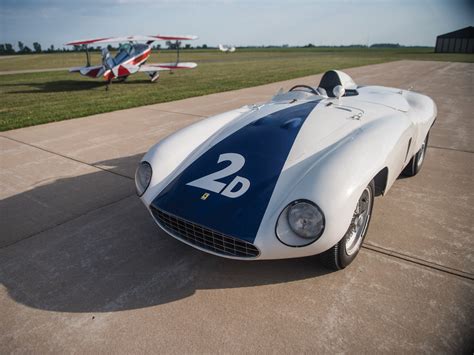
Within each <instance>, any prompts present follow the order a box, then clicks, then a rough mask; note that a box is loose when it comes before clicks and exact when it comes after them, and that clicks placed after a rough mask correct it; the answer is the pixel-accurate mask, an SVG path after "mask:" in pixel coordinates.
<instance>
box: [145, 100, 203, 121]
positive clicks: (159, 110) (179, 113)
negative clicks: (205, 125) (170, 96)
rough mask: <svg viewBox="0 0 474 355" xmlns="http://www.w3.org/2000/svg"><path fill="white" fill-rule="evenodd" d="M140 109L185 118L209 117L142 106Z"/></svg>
mask: <svg viewBox="0 0 474 355" xmlns="http://www.w3.org/2000/svg"><path fill="white" fill-rule="evenodd" d="M164 103H165V102H164ZM158 105H159V104H158ZM141 108H144V109H145V110H151V111H158V112H166V113H175V114H177V115H186V116H194V117H202V118H206V117H209V116H203V115H197V114H194V113H186V112H176V111H168V110H162V109H159V108H153V107H143V106H142V107H141Z"/></svg>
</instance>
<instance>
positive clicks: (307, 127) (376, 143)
mask: <svg viewBox="0 0 474 355" xmlns="http://www.w3.org/2000/svg"><path fill="white" fill-rule="evenodd" d="M344 75H346V74H344ZM346 76H347V75H346ZM347 77H348V76H347ZM343 78H345V77H344V76H343ZM344 80H345V83H346V84H345V85H348V88H350V89H354V85H355V84H354V83H353V81H352V79H350V77H349V79H347V78H345V79H344ZM357 91H358V95H356V96H344V97H341V98H340V99H335V98H328V97H323V96H316V95H313V94H310V93H305V92H301V91H300V92H297V91H295V92H289V93H279V94H277V95H276V96H275V97H274V98H273V99H272V100H271V101H269V102H267V103H265V104H263V105H259V106H245V107H242V108H241V109H238V110H234V111H230V112H227V113H223V114H220V115H217V116H214V117H211V118H208V119H205V120H203V121H200V122H198V123H195V124H193V125H191V126H189V127H186V128H184V129H182V130H180V131H178V132H176V133H174V134H172V135H171V136H169V137H167V138H166V139H164V140H162V141H161V142H159V143H158V144H156V145H155V146H153V147H152V148H151V149H150V150H149V151H148V153H147V154H146V155H145V156H144V158H143V161H147V162H149V163H150V164H151V166H152V168H153V176H152V180H151V182H150V186H149V187H148V189H147V190H146V192H145V193H144V195H143V196H142V197H141V199H142V201H143V203H144V204H145V206H147V208H148V209H150V204H151V203H152V201H153V200H154V198H155V197H156V196H157V195H158V194H159V193H160V192H161V191H162V190H163V189H164V188H165V187H166V186H167V185H168V184H169V183H170V182H171V181H173V179H174V178H175V177H177V176H178V175H179V174H180V173H181V172H183V171H184V170H185V169H186V168H187V167H188V166H189V165H190V164H191V163H192V162H193V161H195V160H196V159H197V158H198V157H200V156H201V155H202V154H203V153H205V152H206V151H207V150H208V149H209V148H210V147H212V146H214V145H215V144H217V143H218V142H220V141H221V140H222V139H224V138H225V137H227V136H229V135H231V134H232V133H234V132H236V131H238V130H239V129H240V128H242V127H244V126H246V125H247V124H249V123H251V122H253V121H256V120H257V119H259V118H261V117H264V116H266V115H268V114H270V113H272V112H277V111H280V110H282V109H284V108H287V107H291V106H295V105H300V104H301V103H304V102H309V101H312V100H320V102H319V103H318V105H317V106H316V107H315V108H314V110H313V111H312V112H311V113H310V115H309V116H308V118H307V119H306V121H305V122H304V123H303V126H302V127H301V129H300V131H299V133H298V135H297V137H296V139H295V141H294V143H293V145H292V147H291V149H290V152H289V155H288V157H287V159H286V162H285V164H284V166H283V169H282V171H281V174H280V176H279V178H278V180H277V183H276V186H275V188H274V190H273V193H272V195H271V198H270V201H269V203H268V207H267V209H266V211H265V214H264V216H263V218H262V220H261V223H260V227H259V229H258V232H257V235H256V237H255V240H254V243H253V244H254V245H255V246H256V247H257V248H258V249H259V250H260V255H259V256H258V257H257V258H255V259H281V258H292V257H302V256H309V255H314V254H319V253H322V252H324V251H326V250H328V249H329V248H331V247H332V246H333V245H335V244H336V243H337V242H338V241H339V240H340V239H341V238H342V237H343V236H344V234H345V232H346V231H347V229H348V227H349V225H350V221H351V218H352V215H353V212H354V209H355V206H356V204H357V201H358V199H359V197H360V195H361V194H362V191H363V190H364V189H365V187H366V186H367V185H368V184H369V183H370V181H371V180H372V179H374V177H375V176H376V175H377V174H378V173H379V172H381V171H382V170H383V169H388V177H387V181H386V186H385V189H384V191H383V194H386V193H387V191H388V190H389V189H390V188H391V186H392V185H393V183H394V182H395V180H396V179H397V177H398V176H399V175H400V173H401V171H402V170H403V168H404V167H405V166H406V164H407V163H408V162H409V161H410V159H411V158H412V156H414V155H415V153H416V152H418V150H419V149H420V148H421V146H422V143H423V140H424V138H425V137H426V135H427V133H428V131H429V130H430V128H431V126H432V125H433V123H434V120H435V118H436V115H437V109H436V105H435V103H434V102H433V101H432V100H431V99H430V98H429V97H427V96H424V95H421V94H418V93H415V92H411V91H407V90H400V89H394V88H386V87H381V86H363V87H357ZM409 142H410V143H409ZM221 153H232V152H221ZM244 158H245V157H244ZM215 170H216V171H217V170H219V169H218V168H216V169H215ZM236 175H239V173H236ZM244 178H247V177H244ZM249 184H252V180H251V179H250V181H249ZM202 192H203V193H205V190H202ZM299 199H306V200H310V201H312V202H314V203H315V204H316V205H318V206H319V208H320V209H321V210H322V211H323V213H324V216H325V222H326V226H325V230H324V232H323V234H322V235H321V237H320V238H319V239H317V240H316V241H315V242H314V243H312V244H309V245H307V246H304V247H291V246H287V245H285V244H283V243H282V242H280V241H279V240H278V238H277V237H276V234H275V228H276V224H277V221H278V217H279V215H280V213H281V212H282V210H283V209H285V207H286V206H287V205H288V204H290V203H291V202H293V201H295V200H299ZM150 213H151V210H150ZM155 221H156V222H157V223H158V224H159V225H160V223H159V222H158V221H157V220H156V219H155ZM160 226H161V225H160ZM161 227H162V228H163V226H161ZM163 229H164V228H163ZM167 233H168V234H171V235H173V236H174V237H175V238H177V239H179V240H181V241H183V242H184V243H186V244H189V245H191V246H193V247H195V248H197V249H201V250H203V251H206V252H208V253H211V254H215V255H218V256H225V255H221V254H217V253H214V252H213V251H209V250H207V249H204V248H201V247H199V246H196V245H193V244H191V243H188V242H187V241H184V240H183V239H182V238H180V237H179V236H178V235H176V234H174V233H172V232H170V231H167ZM295 238H298V237H297V236H295ZM225 257H229V256H225ZM231 258H234V259H243V260H250V259H248V258H240V257H231Z"/></svg>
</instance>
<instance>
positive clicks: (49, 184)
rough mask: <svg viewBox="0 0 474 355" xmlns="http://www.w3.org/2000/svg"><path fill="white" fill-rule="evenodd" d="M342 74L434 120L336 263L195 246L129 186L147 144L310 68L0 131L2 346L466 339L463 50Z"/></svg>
mask: <svg viewBox="0 0 474 355" xmlns="http://www.w3.org/2000/svg"><path fill="white" fill-rule="evenodd" d="M346 71H347V72H348V73H349V74H350V75H352V76H353V78H354V79H355V81H356V82H357V83H359V84H376V85H386V86H393V87H400V88H409V87H413V90H415V91H419V92H422V93H424V94H427V95H429V96H431V97H432V98H433V99H434V100H435V102H436V103H437V105H438V119H437V121H436V124H435V125H434V127H433V129H432V132H431V136H430V143H429V148H428V153H427V156H426V162H425V165H424V167H423V170H422V171H421V173H420V174H419V175H417V176H416V177H413V178H406V179H399V180H398V181H397V182H396V183H395V185H394V187H393V188H392V189H391V190H390V191H389V193H388V194H387V196H384V197H379V198H377V199H376V200H375V207H374V216H373V220H372V223H371V226H370V229H369V234H368V236H367V239H366V242H365V244H364V247H363V249H362V251H361V253H360V254H359V256H358V257H357V259H356V260H355V262H354V263H353V264H352V265H351V266H350V267H349V268H347V269H346V270H344V271H340V272H329V271H328V270H326V269H324V268H323V267H322V266H320V265H319V264H318V259H317V258H316V257H309V258H303V259H290V260H280V261H260V262H240V261H233V260H227V259H222V258H219V257H215V256H211V255H208V254H206V253H202V252H200V251H197V250H194V249H193V248H191V247H189V246H187V245H184V244H182V243H180V242H178V241H176V240H174V239H173V238H171V237H169V236H167V235H165V234H164V233H162V232H160V230H159V229H158V227H157V226H156V225H155V224H154V222H153V221H152V219H151V217H150V216H149V215H148V212H147V211H146V209H145V207H144V206H142V204H141V203H140V201H139V200H138V198H137V197H136V196H135V194H134V183H133V175H134V170H135V167H136V165H137V163H138V161H139V160H140V158H141V156H142V155H143V154H144V152H145V151H146V150H147V149H148V148H149V147H150V146H151V145H152V144H154V143H155V142H157V141H159V140H160V139H162V138H163V137H165V136H167V135H168V134H170V133H172V132H174V131H176V130H177V129H179V128H181V127H184V126H187V125H189V124H191V123H193V122H195V121H198V120H201V119H203V118H204V117H207V116H209V115H212V114H216V113H219V112H222V111H225V110H228V109H233V108H237V107H240V106H242V105H245V104H250V103H255V102H261V101H265V100H268V99H269V98H270V97H271V95H272V94H274V93H276V92H277V91H278V89H279V88H280V87H283V88H285V89H289V88H290V87H291V86H293V85H295V84H296V83H299V84H312V85H316V84H317V83H318V82H319V79H320V77H321V76H320V75H315V76H310V77H305V78H300V79H295V80H290V81H285V82H281V83H273V84H269V85H264V86H259V87H254V88H248V89H242V90H237V91H232V92H225V93H220V94H213V95H208V96H202V97H196V98H191V99H186V100H181V101H175V102H170V103H164V104H157V105H151V106H146V107H140V108H135V109H129V110H123V111H116V112H112V113H107V114H100V115H95V116H90V117H85V118H79V119H73V120H68V121H62V122H57V123H50V124H45V125H41V126H36V127H29V128H23V129H18V130H13V131H8V132H3V133H0V147H1V150H0V163H1V169H0V179H1V180H0V198H1V201H0V212H1V214H0V218H1V219H0V230H1V237H0V247H1V248H0V282H1V286H0V314H1V317H0V352H1V353H10V352H22V353H25V352H36V353H45V352H55V353H64V352H67V353H71V352H76V353H84V352H107V353H136V352H145V351H147V352H160V353H209V352H223V353H242V352H286V353H298V352H312V353H315V352H317V353H321V352H324V353H334V352H350V353H362V352H364V353H374V352H397V353H420V352H422V353H433V352H436V353H448V352H449V353H452V352H456V353H467V352H469V353H472V351H473V349H474V338H473V334H474V303H473V301H472V300H473V299H474V238H473V231H474V222H473V218H472V216H473V215H474V203H473V201H474V180H473V178H472V176H473V174H474V155H473V153H474V137H473V133H474V123H473V116H472V112H473V109H474V106H473V97H474V95H473V92H474V90H473V89H474V88H473V77H474V64H466V63H449V62H425V61H424V62H421V61H398V62H392V63H386V64H379V65H371V66H364V67H359V68H353V69H349V70H346Z"/></svg>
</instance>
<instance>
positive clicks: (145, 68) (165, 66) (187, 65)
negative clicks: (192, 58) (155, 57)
mask: <svg viewBox="0 0 474 355" xmlns="http://www.w3.org/2000/svg"><path fill="white" fill-rule="evenodd" d="M196 67H197V64H196V63H192V62H182V63H177V64H176V63H156V64H145V65H142V66H141V67H140V69H139V70H138V71H140V72H157V71H163V70H175V69H193V68H196Z"/></svg>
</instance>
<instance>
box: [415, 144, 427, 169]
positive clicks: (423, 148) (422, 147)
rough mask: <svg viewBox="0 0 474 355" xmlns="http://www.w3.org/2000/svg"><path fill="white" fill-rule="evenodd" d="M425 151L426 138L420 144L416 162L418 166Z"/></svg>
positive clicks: (421, 162)
mask: <svg viewBox="0 0 474 355" xmlns="http://www.w3.org/2000/svg"><path fill="white" fill-rule="evenodd" d="M425 151H426V138H425V140H424V141H423V144H422V145H421V149H420V155H419V157H418V162H417V165H418V167H420V166H421V164H423V160H424V159H425Z"/></svg>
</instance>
